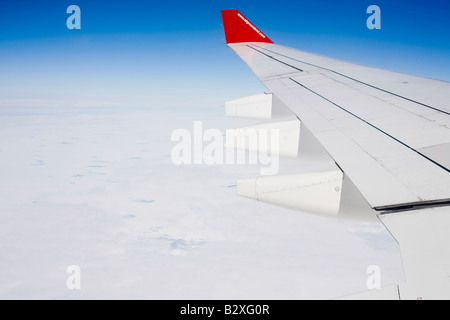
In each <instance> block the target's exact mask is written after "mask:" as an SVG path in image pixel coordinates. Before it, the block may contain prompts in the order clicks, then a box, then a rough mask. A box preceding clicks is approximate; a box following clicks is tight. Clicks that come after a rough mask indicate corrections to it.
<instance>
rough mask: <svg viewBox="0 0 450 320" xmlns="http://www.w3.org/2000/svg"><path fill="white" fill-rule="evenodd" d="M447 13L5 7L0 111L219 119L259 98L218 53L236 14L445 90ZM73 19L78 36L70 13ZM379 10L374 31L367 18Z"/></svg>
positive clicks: (207, 6) (120, 3) (326, 6)
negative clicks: (137, 112) (99, 110)
mask: <svg viewBox="0 0 450 320" xmlns="http://www.w3.org/2000/svg"><path fill="white" fill-rule="evenodd" d="M447 2H448V1H440V0H430V1H384V0H383V1H365V0H345V1H328V0H327V1H292V0H290V1H283V0H282V1H273V0H272V1H267V0H261V1H253V0H252V1H244V0H241V1H220V0H218V1H137V0H130V1H124V0H115V1H114V0H108V1H104V0H100V1H85V0H71V1H61V0H60V1H40V2H36V1H8V2H4V1H3V2H1V4H0V30H1V33H0V106H60V107H64V106H80V107H81V106H83V107H89V106H94V107H95V106H130V107H131V106H137V107H162V108H165V107H166V108H170V107H183V108H186V109H189V108H197V107H200V108H219V107H220V106H221V105H223V102H224V101H225V100H227V99H233V98H237V97H240V96H243V95H248V94H253V93H256V92H258V91H262V90H263V86H262V85H261V84H260V83H259V81H258V80H257V79H256V77H255V76H254V75H253V74H252V73H251V71H250V70H249V69H248V68H247V67H246V66H245V65H244V63H243V62H241V61H240V59H239V58H238V57H237V56H236V55H235V54H234V53H232V52H231V51H230V50H229V49H228V48H227V46H226V45H225V37H224V34H223V28H222V25H221V23H222V21H221V14H220V11H221V10H223V9H238V10H240V11H241V12H242V13H244V15H246V16H247V18H249V19H250V20H251V21H252V22H254V23H255V24H256V25H257V26H258V27H259V28H260V29H262V31H263V32H265V33H266V34H267V35H268V36H269V37H270V38H271V39H272V40H273V41H274V42H276V43H279V44H283V45H287V46H291V47H295V48H298V49H302V50H306V51H312V52H316V53H320V54H323V55H327V56H332V57H336V58H340V59H344V60H348V61H354V62H358V63H362V64H367V65H371V66H376V67H381V68H386V69H392V70H396V71H401V72H407V73H412V74H418V75H423V76H427V77H432V78H438V79H443V80H446V81H450V36H449V34H450V21H449V19H448V12H449V8H450V4H447ZM71 4H76V5H78V6H79V7H80V8H81V30H69V29H67V27H66V20H67V18H68V17H69V14H67V13H66V9H67V7H68V6H69V5H71ZM371 4H376V5H378V6H379V7H380V8H381V30H369V29H368V28H367V27H366V20H367V18H368V16H369V15H368V14H367V13H366V8H367V7H368V6H369V5H371Z"/></svg>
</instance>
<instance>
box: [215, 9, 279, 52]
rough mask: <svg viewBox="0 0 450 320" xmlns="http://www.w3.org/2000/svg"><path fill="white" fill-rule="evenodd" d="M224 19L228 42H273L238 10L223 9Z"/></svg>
mask: <svg viewBox="0 0 450 320" xmlns="http://www.w3.org/2000/svg"><path fill="white" fill-rule="evenodd" d="M222 20H223V27H224V30H225V38H226V41H227V44H230V43H241V42H263V43H273V41H272V40H270V39H269V37H267V36H266V35H265V34H264V33H263V32H262V31H261V30H259V29H258V28H257V27H256V26H255V25H254V24H253V23H251V22H250V21H249V20H248V19H247V18H246V17H244V15H243V14H242V13H240V12H239V11H238V10H222Z"/></svg>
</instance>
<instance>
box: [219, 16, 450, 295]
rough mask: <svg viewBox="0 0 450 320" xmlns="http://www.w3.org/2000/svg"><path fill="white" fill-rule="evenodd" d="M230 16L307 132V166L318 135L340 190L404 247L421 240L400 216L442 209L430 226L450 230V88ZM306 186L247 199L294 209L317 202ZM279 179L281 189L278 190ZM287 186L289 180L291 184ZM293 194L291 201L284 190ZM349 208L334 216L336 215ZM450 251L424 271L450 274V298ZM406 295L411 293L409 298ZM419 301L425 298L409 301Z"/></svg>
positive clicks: (264, 78)
mask: <svg viewBox="0 0 450 320" xmlns="http://www.w3.org/2000/svg"><path fill="white" fill-rule="evenodd" d="M222 16H223V22H224V29H225V34H226V40H227V44H228V45H229V46H230V47H231V48H232V49H233V50H234V51H235V52H236V53H237V54H238V55H239V56H240V57H241V58H242V59H243V60H244V61H245V62H246V63H247V64H248V66H249V67H250V68H251V69H252V71H253V72H254V73H255V75H256V76H257V77H258V78H259V80H260V81H261V82H262V83H263V84H264V85H265V86H266V87H267V88H268V90H269V92H270V93H271V94H272V95H273V97H274V98H276V99H277V101H279V102H280V104H282V105H283V106H284V107H287V108H288V109H289V110H291V111H292V113H294V114H295V116H296V117H297V118H298V120H299V122H300V123H301V125H300V127H301V129H300V148H299V149H300V150H299V153H298V158H299V159H302V156H303V155H302V152H301V144H302V137H303V136H310V137H311V139H313V140H314V142H315V143H317V144H318V145H319V148H321V149H323V150H325V153H326V154H327V155H328V156H329V158H330V159H331V162H333V164H334V163H335V164H336V167H334V168H333V170H338V171H342V173H343V178H342V180H341V182H340V185H339V186H338V187H336V190H338V189H340V188H341V187H342V188H347V189H354V191H355V190H356V191H355V192H353V194H355V195H357V196H358V197H361V198H362V202H364V203H365V204H366V207H367V208H366V209H367V210H368V211H370V212H371V214H372V215H376V216H378V218H380V217H383V219H381V220H382V221H383V223H385V225H386V227H387V228H388V229H389V230H391V231H392V230H395V233H394V232H392V233H393V235H394V237H396V236H398V237H399V238H400V237H401V238H402V242H403V243H406V242H409V239H411V238H412V237H413V235H412V234H408V233H407V232H403V233H399V232H398V230H399V229H398V224H397V222H395V223H393V222H392V223H391V221H397V220H396V219H394V218H393V217H394V216H395V217H398V216H399V215H398V212H404V213H402V214H401V221H403V222H404V224H405V226H408V225H411V224H414V223H416V221H417V218H416V217H417V215H418V212H432V213H433V212H435V211H436V210H437V211H439V214H438V215H437V216H436V218H433V219H431V217H432V216H433V214H431V213H430V214H429V215H428V216H429V217H430V219H431V220H433V223H431V224H432V225H438V224H439V221H440V220H441V219H444V220H445V221H446V223H444V224H443V225H447V224H448V222H449V221H450V220H449V218H448V216H446V215H445V214H442V212H444V211H447V212H449V210H448V207H447V206H448V205H450V117H449V116H450V105H449V103H448V102H449V101H450V83H448V82H445V81H439V80H433V79H428V78H422V77H418V76H413V75H407V74H401V73H397V72H392V71H387V70H381V69H376V68H372V67H366V66H361V65H357V64H353V63H350V62H346V61H341V60H337V59H333V58H328V57H324V56H320V55H317V54H311V53H308V52H304V51H300V50H296V49H292V48H288V47H285V46H281V45H277V44H275V43H273V42H272V41H271V40H270V39H269V38H268V37H267V36H266V35H265V34H264V33H263V32H262V31H260V30H259V29H258V28H257V27H256V26H254V25H253V24H252V23H251V22H250V21H249V20H248V19H247V18H245V17H244V16H243V15H242V14H241V13H240V12H239V11H236V10H225V11H223V12H222ZM303 140H305V138H303ZM322 175H323V174H322ZM303 176H306V175H304V173H303ZM301 177H302V174H300V175H292V178H291V179H288V178H285V177H282V178H271V177H264V178H258V179H255V180H254V181H251V182H250V183H249V181H248V180H246V181H245V185H244V187H245V192H243V195H244V196H246V195H247V194H251V195H252V196H251V198H254V199H257V200H260V201H265V202H269V203H273V204H278V205H282V206H287V207H291V208H292V205H291V204H292V203H293V201H292V199H293V198H299V197H300V198H301V197H310V196H311V192H312V191H311V189H310V188H309V187H307V190H308V192H306V193H305V191H304V189H305V187H304V186H303V187H302V188H303V189H302V188H300V187H299V188H298V189H296V186H297V185H300V184H301V183H295V179H297V180H298V179H301ZM317 177H320V175H317ZM271 179H272V180H273V181H276V183H275V184H274V185H271V182H270V181H271ZM318 179H319V178H318ZM258 181H259V182H258ZM279 181H284V182H283V183H284V185H280V182H279ZM342 181H344V182H345V181H347V183H346V184H345V183H342ZM318 183H319V184H320V183H330V182H329V181H319V182H318ZM346 185H347V186H348V187H346ZM249 186H250V187H249ZM286 186H288V188H289V193H286V192H284V191H283V190H285V189H286ZM293 186H294V187H293ZM315 186H316V187H315V188H316V189H317V190H322V189H323V188H317V183H315ZM249 188H250V189H251V190H249ZM283 192H284V193H283ZM314 192H316V194H315V197H317V196H318V199H320V196H321V195H320V194H317V192H320V191H314ZM314 192H313V193H314ZM238 193H239V183H238ZM348 194H349V193H348V191H347V193H346V190H343V191H342V192H341V193H340V198H341V200H340V202H339V201H338V202H337V206H338V207H339V206H340V207H345V208H346V209H348V207H349V206H348V199H347V200H346V199H345V198H346V197H347V198H349V197H348ZM323 195H324V196H325V195H326V193H324V194H323ZM334 197H335V196H333V198H334ZM267 199H269V200H267ZM273 199H275V200H273ZM324 199H325V198H322V201H323V200H324ZM333 201H335V200H333ZM346 201H347V202H346ZM283 202H285V203H283ZM295 202H296V203H297V202H298V201H297V200H295ZM300 202H301V201H300ZM360 202H361V201H360ZM286 203H289V205H286ZM310 208H314V206H313V207H311V206H309V207H307V208H302V207H295V208H294V209H299V210H300V211H305V210H308V211H314V210H309V209H310ZM359 208H361V206H360V207H359ZM302 209H305V210H302ZM341 209H342V208H341ZM341 209H338V210H337V209H335V210H334V211H333V214H332V215H337V213H338V212H340V211H341ZM367 210H366V211H367ZM433 210H434V211H433ZM449 214H450V212H449ZM431 220H430V221H431ZM432 230H433V227H430V228H428V229H427V231H424V232H422V236H423V237H425V239H426V238H430V237H432V235H431V233H432ZM447 234H448V233H447ZM433 237H434V235H433ZM446 237H447V243H449V242H450V241H448V240H450V239H448V236H445V235H443V236H441V238H439V239H443V238H446ZM426 243H430V244H429V245H430V246H431V242H429V241H425V247H426V246H427V245H426ZM400 247H401V249H402V248H408V249H405V250H404V251H405V252H407V253H405V254H406V255H407V257H411V256H415V258H414V259H412V258H405V257H404V259H407V260H410V261H419V260H420V257H419V256H417V255H416V254H415V253H414V250H411V249H410V246H408V245H403V246H402V243H400ZM444 247H445V248H446V250H447V251H446V253H445V255H446V258H443V257H442V256H441V257H439V256H438V255H437V256H436V257H435V258H434V260H433V261H434V262H435V264H434V265H429V266H428V267H425V268H424V269H423V270H422V271H424V270H425V271H424V272H427V273H429V274H431V273H433V270H434V269H433V268H434V267H436V266H437V265H439V267H438V268H441V269H442V268H443V270H444V271H442V270H441V269H439V270H441V271H440V273H439V274H441V275H442V274H444V273H445V272H447V275H448V276H447V278H446V279H445V281H444V282H445V285H444V286H440V287H439V289H438V292H439V293H441V294H442V295H445V296H446V297H449V292H450V290H447V289H448V288H449V287H450V284H449V281H450V280H449V279H450V267H448V266H449V265H450V264H448V261H447V260H448V256H449V255H448V252H449V250H450V248H448V245H447V244H446V245H445V246H444ZM440 249H442V246H441V247H440ZM402 254H403V251H402ZM410 265H413V264H410ZM436 268H437V267H436ZM405 272H406V270H405ZM415 276H417V275H415ZM410 278H413V277H410ZM409 283H415V282H414V281H413V280H411V281H409ZM412 287H413V286H412V285H410V287H409V288H412ZM419 287H420V286H417V287H416V286H414V290H419V291H418V292H417V294H419V292H420V288H419ZM431 287H432V288H434V287H433V286H431ZM443 287H445V288H447V289H445V290H444V289H442V288H443ZM405 288H406V287H405V286H403V292H406V291H407V289H405ZM408 290H409V289H408ZM411 290H412V289H411ZM446 290H447V291H446ZM430 291H433V290H430ZM408 292H409V291H408ZM427 292H428V291H427ZM415 294H416V291H414V293H411V292H409V293H408V295H403V296H404V297H405V296H408V297H412V296H414V295H415ZM425 295H426V294H425ZM438 296H439V295H438Z"/></svg>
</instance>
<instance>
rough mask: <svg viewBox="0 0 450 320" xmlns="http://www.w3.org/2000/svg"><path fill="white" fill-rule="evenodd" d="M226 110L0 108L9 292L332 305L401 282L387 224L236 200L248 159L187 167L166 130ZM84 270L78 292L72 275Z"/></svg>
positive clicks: (211, 120) (1, 262)
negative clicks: (372, 280)
mask: <svg viewBox="0 0 450 320" xmlns="http://www.w3.org/2000/svg"><path fill="white" fill-rule="evenodd" d="M195 120H202V121H203V126H204V127H205V128H208V127H209V128H219V129H221V130H225V128H227V127H228V128H231V127H235V126H237V125H238V124H239V123H238V122H236V121H235V120H231V119H226V118H225V116H224V111H223V110H218V111H217V112H215V111H214V112H209V113H205V112H200V111H198V112H195V111H192V110H172V111H164V110H156V109H144V108H140V109H139V108H134V109H128V108H112V109H111V108H106V107H105V108H64V109H59V108H5V107H2V108H0V298H1V299H328V298H334V297H340V296H343V295H348V294H351V293H355V292H360V291H365V290H367V286H366V280H367V279H368V277H369V276H370V275H369V274H367V273H366V270H367V268H368V267H369V266H370V265H376V266H379V267H380V270H381V284H382V285H389V284H392V283H398V282H403V272H402V266H401V260H400V253H399V250H398V246H397V244H396V242H395V241H394V240H393V239H392V237H391V236H390V235H389V233H388V232H387V231H386V230H385V229H384V227H383V226H382V225H381V224H376V223H363V222H351V221H339V220H333V219H327V218H322V217H316V216H312V215H308V214H302V213H299V212H295V211H290V210H287V209H282V208H278V207H274V206H271V205H267V204H262V203H258V202H256V201H252V200H249V199H245V198H241V197H238V196H236V190H235V187H234V185H235V184H236V180H237V179H238V178H246V177H252V176H257V175H259V168H258V167H257V166H252V165H215V166H208V165H181V166H175V165H174V164H173V163H172V161H171V156H170V155H171V149H172V148H173V146H174V145H175V144H176V143H175V142H172V141H171V133H172V132H173V131H174V130H175V129H177V128H186V129H188V130H192V127H193V123H194V121H195ZM71 265H77V266H79V267H80V270H81V274H80V275H81V277H80V284H81V288H80V289H79V290H76V289H75V290H70V289H68V287H67V285H66V280H67V279H68V277H69V276H70V275H69V274H68V273H67V272H66V269H67V267H68V266H71Z"/></svg>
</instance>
